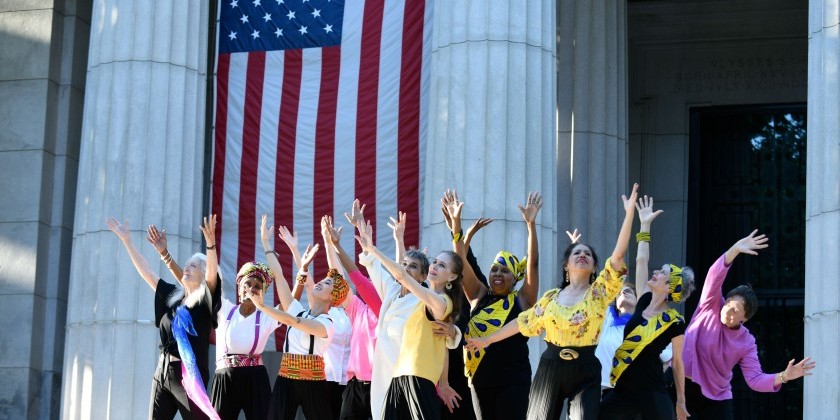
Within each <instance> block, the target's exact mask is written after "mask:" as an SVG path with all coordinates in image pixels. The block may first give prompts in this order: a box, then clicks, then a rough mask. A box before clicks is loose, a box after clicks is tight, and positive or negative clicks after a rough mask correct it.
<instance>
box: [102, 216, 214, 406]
mask: <svg viewBox="0 0 840 420" xmlns="http://www.w3.org/2000/svg"><path fill="white" fill-rule="evenodd" d="M106 224H107V225H108V229H110V230H111V231H112V232H114V233H115V234H116V235H117V237H119V238H120V241H122V243H123V245H124V246H125V249H126V251H128V255H129V257H131V262H132V263H134V268H135V269H137V272H138V273H139V274H140V276H141V277H143V279H144V280H146V283H147V284H148V285H149V287H151V288H152V290H154V292H155V326H156V327H158V331H159V332H160V343H161V346H160V349H161V355H160V358H159V360H158V366H157V369H156V370H155V375H154V382H153V384H152V400H151V402H150V404H149V417H150V418H154V419H171V418H174V417H175V413H176V412H180V413H181V417H183V418H194V419H201V418H218V416H217V415H216V412H215V411H214V410H213V406H212V405H209V402H210V401H209V398H208V397H207V391H206V388H205V387H206V384H207V379H208V378H209V372H208V366H209V363H208V360H209V347H210V331H211V330H212V329H214V328H215V327H216V314H217V312H218V311H219V308H220V307H221V287H219V279H218V276H217V273H218V265H217V263H216V258H210V259H209V260H208V258H207V257H206V256H205V255H204V254H195V255H193V256H192V257H190V259H189V260H187V262H186V265H185V266H184V270H183V275H182V277H181V279H180V281H179V283H180V284H181V286H182V287H183V288H181V287H178V286H176V285H174V284H171V283H167V282H165V281H163V280H162V279H160V277H159V276H158V275H157V274H155V272H154V271H152V269H151V267H150V266H149V262H148V261H147V260H146V259H145V258H144V257H143V255H142V254H140V251H138V250H137V248H136V247H135V246H134V244H133V243H132V242H131V231H130V229H129V227H128V223H127V222H125V223H120V222H119V221H117V220H116V219H113V218H111V219H108V220H107V221H106ZM201 231H202V233H203V234H204V239H205V240H206V242H207V244H208V245H207V252H208V253H210V252H213V253H215V252H216V251H215V249H216V233H215V232H216V216H215V215H211V216H210V217H209V218H207V217H205V218H204V223H203V224H202V226H201ZM171 259H172V257H171V256H170V255H169V254H168V253H167V255H166V257H164V262H166V263H167V264H168V262H167V261H171ZM187 315H188V316H187ZM173 321H175V324H173ZM179 321H185V323H182V324H180V325H181V326H184V327H185V329H180V328H178V329H176V331H173V325H177V324H178V322H179ZM185 324H186V325H185ZM189 324H191V327H192V328H190V325H189ZM181 333H185V336H186V338H187V340H181V342H180V343H179V342H178V340H177V339H176V337H177V336H178V335H180V334H181ZM181 337H183V335H182V336H181ZM182 351H183V352H184V354H182ZM191 356H192V357H191ZM185 357H186V358H188V359H185V361H184V362H183V363H182V359H183V358H185ZM182 364H183V366H182ZM193 371H197V372H198V373H199V376H200V377H191V375H190V373H191V372H193ZM183 372H186V373H187V377H186V378H184V377H183V376H182V373H183ZM182 380H183V383H186V384H187V386H188V387H189V392H188V390H187V389H185V388H184V385H183V383H182ZM202 392H203V395H202ZM188 394H190V395H188Z"/></svg>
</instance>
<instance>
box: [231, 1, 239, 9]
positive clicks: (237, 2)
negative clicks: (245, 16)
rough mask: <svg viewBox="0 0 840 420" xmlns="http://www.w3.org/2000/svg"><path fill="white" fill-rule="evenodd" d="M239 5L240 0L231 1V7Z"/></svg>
mask: <svg viewBox="0 0 840 420" xmlns="http://www.w3.org/2000/svg"><path fill="white" fill-rule="evenodd" d="M238 6H239V0H232V1H231V2H230V7H231V8H235V7H238Z"/></svg>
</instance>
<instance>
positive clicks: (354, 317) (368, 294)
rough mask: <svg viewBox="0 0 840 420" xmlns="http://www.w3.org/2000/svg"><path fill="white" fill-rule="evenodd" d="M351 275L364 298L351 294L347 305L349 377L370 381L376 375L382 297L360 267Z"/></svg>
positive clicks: (357, 289)
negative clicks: (378, 326) (377, 340)
mask: <svg viewBox="0 0 840 420" xmlns="http://www.w3.org/2000/svg"><path fill="white" fill-rule="evenodd" d="M350 279H351V280H352V281H353V284H354V285H356V291H357V292H358V293H359V295H360V296H361V297H362V299H364V301H362V299H359V297H358V296H356V295H351V296H350V297H349V299H351V301H350V304H348V305H347V307H346V308H345V312H346V313H347V317H349V318H350V325H351V326H352V327H353V332H352V335H351V336H350V361H349V363H348V364H347V379H351V378H353V377H355V378H356V379H357V380H359V381H370V380H371V377H372V375H373V364H372V362H371V359H373V349H374V346H375V345H376V324H377V323H378V322H379V309H380V307H381V306H382V299H381V298H380V297H379V294H378V293H376V288H375V287H373V283H371V282H370V279H368V278H367V277H365V276H364V275H363V274H362V273H360V272H359V270H355V271H353V272H352V273H350Z"/></svg>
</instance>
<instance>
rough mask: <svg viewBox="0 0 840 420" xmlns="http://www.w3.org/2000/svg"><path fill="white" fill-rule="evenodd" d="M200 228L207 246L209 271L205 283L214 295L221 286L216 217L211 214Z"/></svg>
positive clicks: (206, 271)
mask: <svg viewBox="0 0 840 420" xmlns="http://www.w3.org/2000/svg"><path fill="white" fill-rule="evenodd" d="M199 228H200V229H201V233H203V234H204V242H205V243H206V244H207V269H206V270H205V271H204V281H206V282H207V287H208V288H209V289H210V293H214V292H215V291H216V287H218V286H219V285H218V284H217V279H218V278H219V277H218V274H219V257H218V254H216V215H215V214H211V215H210V217H205V218H204V220H203V223H202V225H201V226H200V227H199Z"/></svg>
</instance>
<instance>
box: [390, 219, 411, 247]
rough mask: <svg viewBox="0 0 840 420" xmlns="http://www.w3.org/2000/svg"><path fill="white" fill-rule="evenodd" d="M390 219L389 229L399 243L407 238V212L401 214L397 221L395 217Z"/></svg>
mask: <svg viewBox="0 0 840 420" xmlns="http://www.w3.org/2000/svg"><path fill="white" fill-rule="evenodd" d="M389 219H391V222H389V223H388V227H389V228H391V230H392V231H394V240H395V241H397V242H398V243H399V242H401V241H402V240H403V238H405V221H406V219H407V216H406V214H405V212H399V215H398V216H397V218H396V219H395V218H393V217H389Z"/></svg>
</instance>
